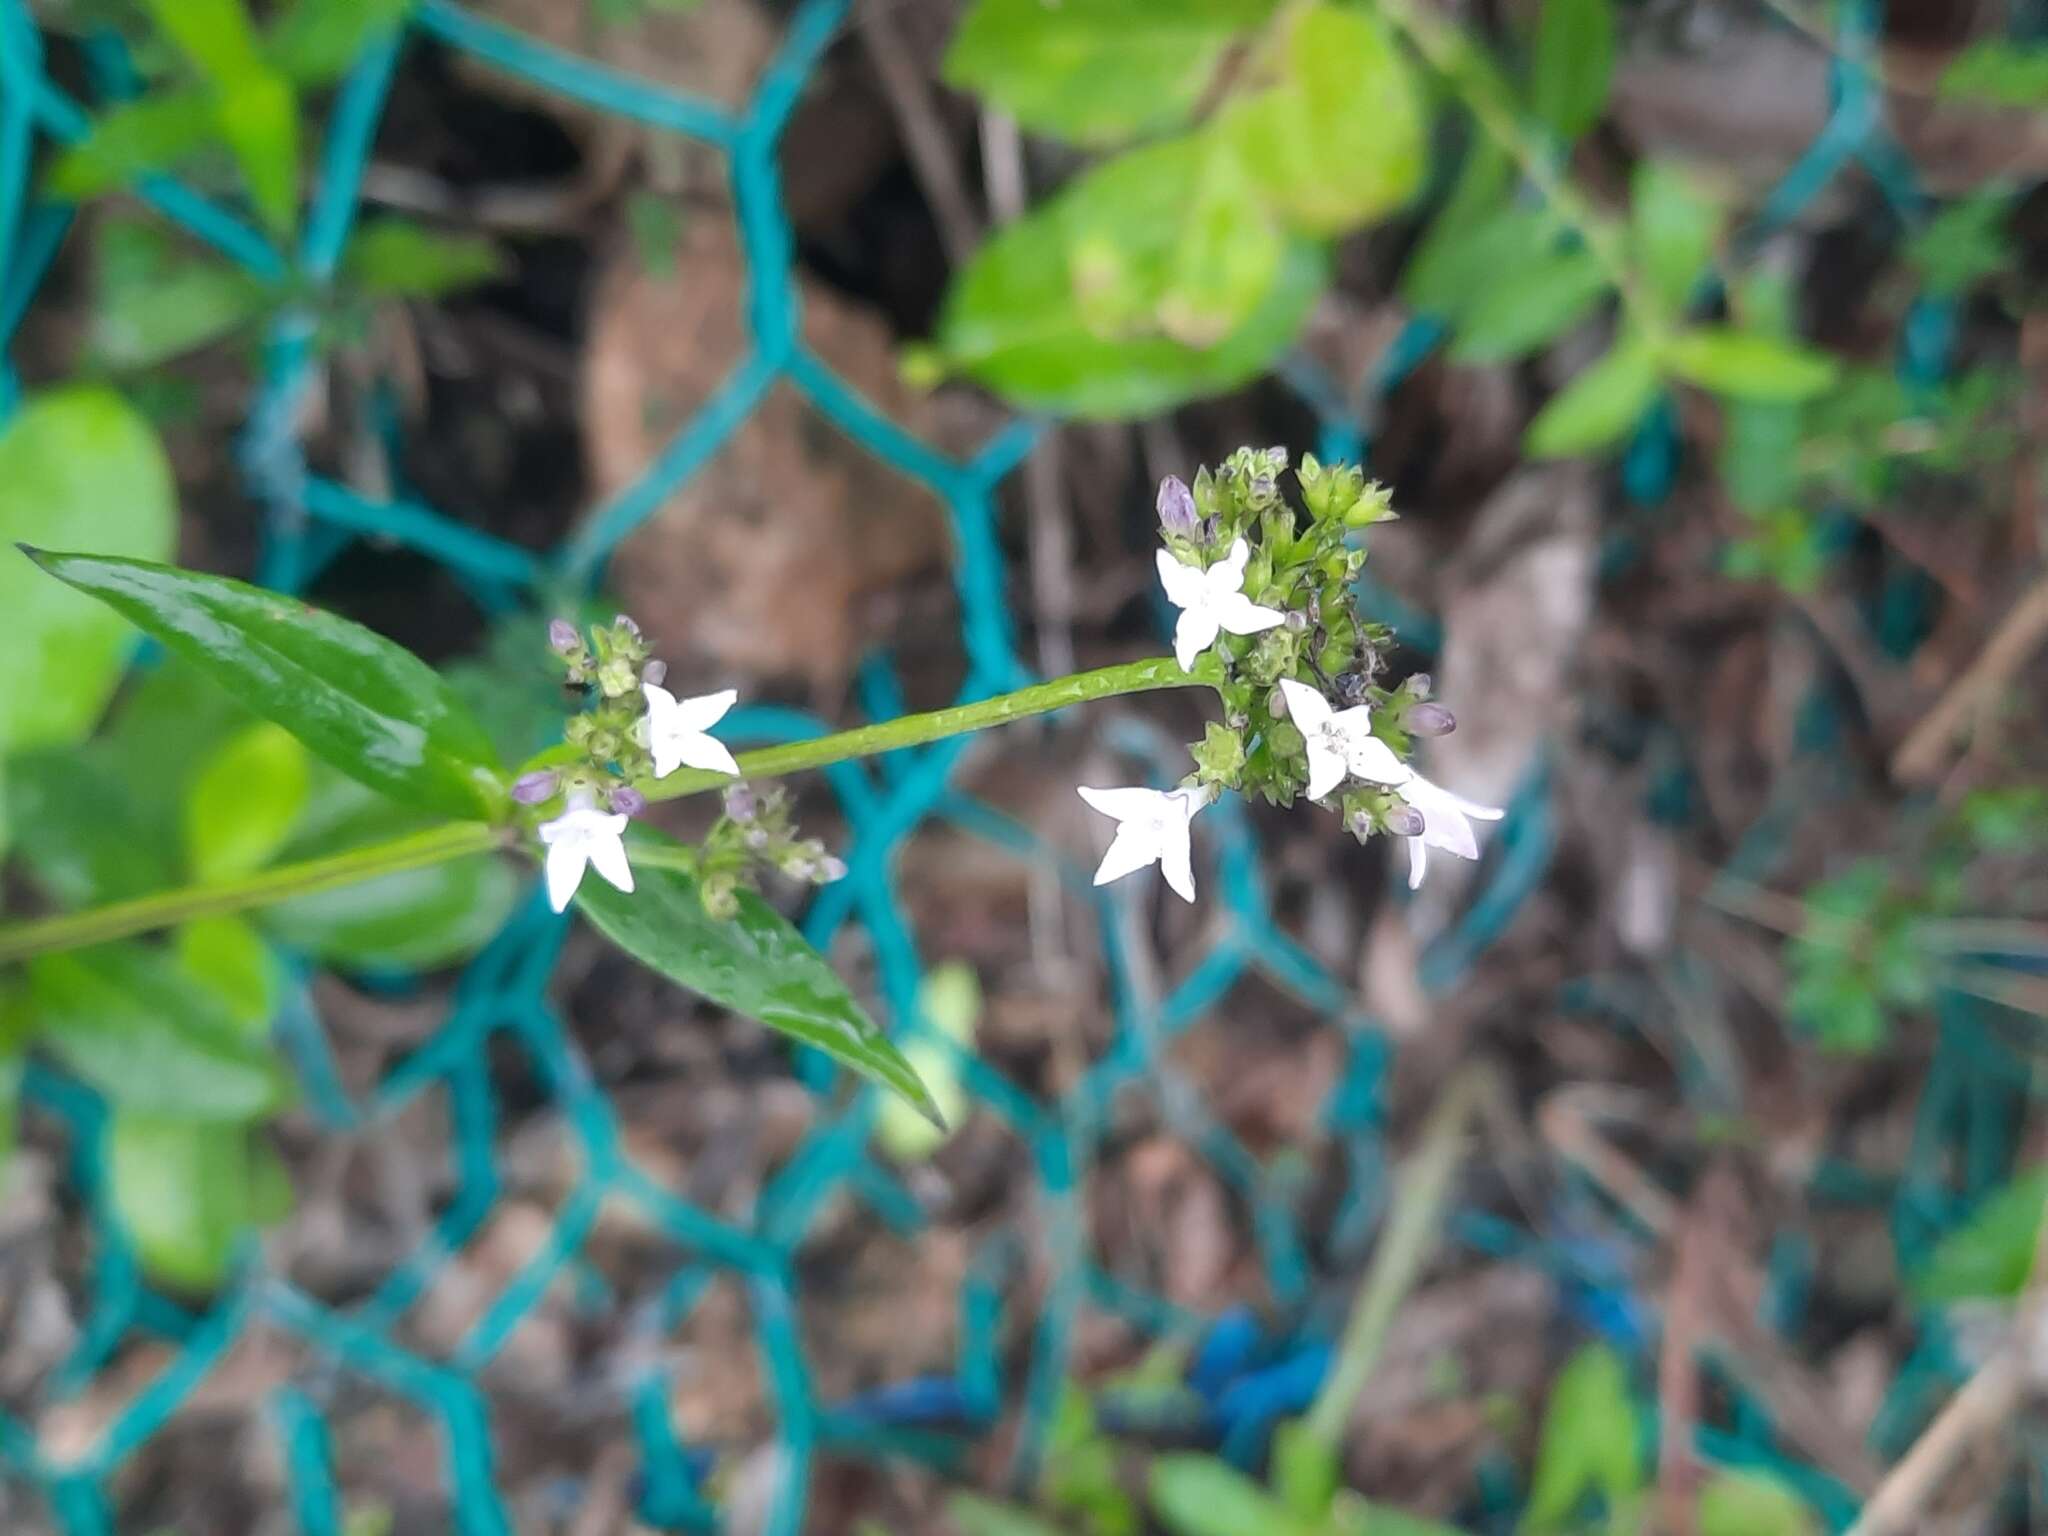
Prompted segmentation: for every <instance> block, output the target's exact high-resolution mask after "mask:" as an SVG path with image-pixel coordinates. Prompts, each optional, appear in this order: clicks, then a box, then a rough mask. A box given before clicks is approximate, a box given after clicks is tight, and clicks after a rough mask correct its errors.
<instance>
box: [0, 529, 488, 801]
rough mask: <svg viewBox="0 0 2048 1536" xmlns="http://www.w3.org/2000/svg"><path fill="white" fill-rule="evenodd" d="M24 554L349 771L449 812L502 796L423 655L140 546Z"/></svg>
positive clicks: (460, 711)
mask: <svg viewBox="0 0 2048 1536" xmlns="http://www.w3.org/2000/svg"><path fill="white" fill-rule="evenodd" d="M30 557H31V558H32V559H33V560H35V562H36V563H37V564H38V565H40V566H42V568H43V569H44V570H46V571H48V572H49V573H50V574H51V575H52V576H55V577H56V578H58V580H60V581H64V582H68V583H69V584H70V585H72V586H74V587H76V588H77V589H78V590H79V591H81V592H87V593H90V594H91V595H92V596H94V597H97V598H99V599H100V600H101V601H103V602H105V603H106V604H107V605H108V606H110V607H111V608H113V609H114V610H115V611H116V612H117V613H119V614H121V615H122V616H123V617H125V618H127V619H129V620H130V621H131V622H133V623H135V624H137V625H139V626H140V627H141V628H142V629H144V630H146V631H148V632H149V633H150V634H152V635H154V636H155V637H156V638H157V639H159V640H161V641H162V642H163V643H164V644H165V645H166V646H168V647H169V648H170V649H171V650H172V651H174V652H176V653H177V654H178V655H180V656H183V657H185V658H186V659H188V660H190V661H192V662H193V663H195V664H196V665H198V666H199V667H200V668H202V669H203V670H205V671H206V672H207V673H209V674H210V675H211V676H212V677H213V679H214V681H216V682H218V683H219V684H220V685H221V686H222V687H224V688H226V689H227V690H228V691H229V692H231V693H232V694H234V696H235V698H236V699H237V701H238V702H240V703H241V704H243V705H244V706H246V707H247V708H248V709H250V710H251V711H253V712H254V713H256V714H258V715H260V716H262V717H263V718H264V719H266V720H270V721H272V722H274V723H275V724H278V725H281V726H283V727H284V728H285V729H286V730H288V731H290V732H291V733H292V734H293V735H294V736H296V737H298V738H299V740H300V741H302V742H304V743H305V744H306V746H307V748H308V749H309V750H310V751H311V752H312V753H313V754H314V756H316V757H320V758H323V759H325V760H326V761H327V762H330V763H332V764H333V765H334V766H335V767H337V768H339V769H340V770H341V771H342V772H343V773H346V774H348V775H349V776H350V777H351V778H353V779H355V780H357V781H358V782H360V783H363V784H367V785H369V786H370V787H371V788H372V789H375V790H377V791H379V792H381V793H383V794H385V795H388V796H390V797H391V798H392V799H394V800H397V801H399V802H400V803H401V804H405V805H410V806H414V807H416V808H418V809H420V810H423V811H431V812H434V813H436V814H439V815H443V816H453V817H457V818H460V819H463V820H473V821H484V820H489V819H491V818H493V817H495V816H497V815H498V814H499V813H500V812H501V811H502V810H503V809H504V807H505V805H506V794H505V786H504V781H503V775H502V773H501V772H500V770H499V768H498V765H497V762H496V755H495V753H494V752H493V750H492V748H491V744H490V741H489V739H488V738H487V737H486V736H485V735H484V732H483V728H482V727H481V726H479V725H478V724H477V723H476V722H475V720H473V719H472V718H471V717H470V714H469V711H468V710H466V709H464V708H463V707H462V705H461V704H460V703H459V702H458V701H457V699H456V698H455V695H454V694H453V693H452V692H450V691H449V688H448V685H447V684H446V683H444V682H443V681H442V680H441V678H440V677H439V676H438V675H436V673H435V672H434V670H433V668H431V667H429V666H428V665H427V664H426V663H425V662H423V661H421V660H420V659H419V658H418V657H416V656H414V655H412V654H411V653H410V652H408V651H406V650H404V649H402V648H400V647H399V646H396V645H394V644H392V643H391V642H390V641H389V640H386V639H384V638H383V637H382V636H381V635H376V634H373V633H371V632H370V631H369V630H367V629H364V628H363V627H362V626H361V625H359V624H352V623H350V622H349V621H348V620H346V619H343V618H338V617H336V616H335V615H334V614H331V613H325V612H322V611H321V610H319V609H317V608H314V607H312V606H311V605H309V604H306V603H303V602H301V601H299V600H298V599H297V598H292V597H286V596H283V595H282V594H280V593H276V592H266V591H265V590H263V589H262V588H261V587H252V586H250V585H248V584H247V583H246V582H240V581H233V580H230V579H229V578H227V577H224V576H205V575H201V574H200V573H198V572H196V571H183V570H178V569H177V568H175V567H173V566H167V565H154V564H151V563H150V562H148V561H146V560H117V559H101V558H97V557H94V556H90V555H72V554H58V553H54V552H51V551H30Z"/></svg>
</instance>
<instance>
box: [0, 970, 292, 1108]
mask: <svg viewBox="0 0 2048 1536" xmlns="http://www.w3.org/2000/svg"><path fill="white" fill-rule="evenodd" d="M28 977H29V995H30V999H31V1002H32V1004H33V1007H34V1011H35V1021H36V1029H37V1039H38V1041H39V1043H40V1044H42V1045H43V1046H44V1047H45V1048H46V1049H48V1050H49V1051H50V1052H51V1054H53V1055H54V1056H56V1057H57V1058H58V1059H59V1060H60V1061H62V1062H63V1063H64V1064H65V1065H66V1066H68V1067H69V1068H70V1069H71V1070H72V1071H74V1072H76V1073H77V1074H78V1075H79V1076H80V1077H82V1078H84V1079H85V1080H86V1081H87V1082H88V1083H90V1084H92V1085H93V1087H95V1088H97V1089H99V1091H100V1092H101V1093H103V1094H105V1095H106V1097H107V1098H109V1099H110V1100H112V1101H113V1102H114V1103H116V1104H120V1105H123V1106H127V1107H131V1108H134V1109H138V1110H144V1111H148V1112H152V1113H159V1114H167V1115H179V1116H184V1117H186V1118H189V1119H195V1120H248V1119H252V1118H254V1117H256V1116H258V1115H262V1114H264V1113H266V1112H268V1111H269V1110H271V1109H274V1108H276V1107H277V1105H278V1104H280V1103H281V1102H282V1101H283V1099H284V1097H285V1078H284V1074H283V1072H282V1070H281V1068H280V1066H279V1063H278V1061H277V1058H276V1056H275V1054H274V1053H273V1052H272V1051H271V1049H270V1047H269V1046H268V1044H266V1043H265V1042H264V1040H263V1039H262V1038H261V1034H260V1032H258V1031H255V1030H252V1028H251V1026H250V1025H249V1024H248V1022H247V1021H245V1020H244V1019H242V1018H240V1017H238V1016H237V1015H236V1013H235V1011H234V1009H233V1008H232V1006H231V1005H230V1004H229V1003H228V1002H227V1001H226V1000H225V999H223V998H222V997H220V996H219V995H218V994H217V993H215V992H214V991H213V990H212V988H210V987H208V986H206V985H205V984H204V983H202V982H200V981H198V980H196V979H195V978H193V977H192V976H189V975H187V974H186V973H185V972H184V971H183V970H182V969H181V968H180V967H178V966H177V965H175V964H173V963H172V962H171V961H170V960H169V959H168V958H167V957H166V956H165V955H164V954H163V953H162V952H161V951H159V950H154V949H149V948H146V947H144V946H143V945H140V944H106V945H100V946H97V947H95V948H92V949H83V950H73V951H70V952H68V953H64V954H52V955H43V956H40V957H39V958H37V959H36V960H35V961H33V962H32V963H31V964H30V966H29V971H28Z"/></svg>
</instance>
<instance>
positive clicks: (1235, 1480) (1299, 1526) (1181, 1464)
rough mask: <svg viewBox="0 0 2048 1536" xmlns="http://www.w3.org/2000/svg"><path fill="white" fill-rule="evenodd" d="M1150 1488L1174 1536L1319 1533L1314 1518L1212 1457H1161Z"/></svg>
mask: <svg viewBox="0 0 2048 1536" xmlns="http://www.w3.org/2000/svg"><path fill="white" fill-rule="evenodd" d="M1147 1487H1148V1490H1149V1492H1150V1496H1151V1500H1152V1511H1153V1513H1154V1514H1156V1515H1158V1517H1159V1519H1160V1523H1161V1524H1163V1525H1164V1526H1165V1527H1166V1528H1167V1529H1168V1530H1169V1531H1171V1532H1173V1536H1246V1533H1247V1532H1252V1531H1256V1532H1257V1533H1258V1536H1317V1532H1318V1526H1317V1525H1316V1524H1315V1523H1314V1522H1311V1521H1306V1520H1303V1519H1301V1518H1300V1517H1298V1516H1297V1515H1296V1514H1295V1513H1294V1512H1293V1511H1292V1510H1290V1509H1289V1508H1288V1507H1287V1506H1286V1505H1285V1504H1283V1503H1281V1502H1280V1501H1279V1500H1278V1499H1276V1498H1274V1497H1273V1496H1272V1495H1271V1494H1270V1493H1268V1492H1266V1490H1265V1489H1263V1488H1261V1487H1260V1486H1259V1485H1258V1484H1257V1483H1255V1482H1253V1481H1252V1480H1251V1479H1250V1478H1248V1477H1246V1476H1245V1475H1244V1474H1243V1473H1242V1472H1240V1471H1238V1470H1237V1469H1236V1468H1235V1467H1232V1466H1230V1465H1228V1464H1227V1463H1225V1462H1222V1461H1218V1460H1217V1459H1216V1458H1215V1457H1213V1456H1198V1455H1194V1454H1190V1453H1179V1454H1174V1455H1168V1456H1160V1457H1157V1458H1155V1459H1154V1460H1153V1462H1152V1469H1151V1475H1150V1477H1149V1478H1148V1479H1147Z"/></svg>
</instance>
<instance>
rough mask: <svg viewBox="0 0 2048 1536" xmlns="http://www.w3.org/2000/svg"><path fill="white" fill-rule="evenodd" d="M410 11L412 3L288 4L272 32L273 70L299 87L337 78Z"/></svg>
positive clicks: (343, 0)
mask: <svg viewBox="0 0 2048 1536" xmlns="http://www.w3.org/2000/svg"><path fill="white" fill-rule="evenodd" d="M411 9H412V0H291V4H290V5H289V6H288V7H287V8H286V10H285V12H284V14H283V15H282V16H280V17H279V18H278V19H277V21H276V23H275V24H274V25H273V26H272V27H271V29H270V36H269V39H268V41H267V43H266V46H265V52H266V53H267V54H268V55H269V58H270V63H271V66H272V67H273V68H275V69H277V70H278V71H279V72H280V73H282V74H283V75H284V76H285V77H286V78H288V79H290V80H291V81H293V82H294V83H296V84H298V85H319V84H322V83H324V82H326V81H328V80H335V79H339V78H340V77H341V76H342V75H344V74H346V73H347V72H348V68H349V66H350V65H351V64H353V63H355V61H356V59H357V58H358V57H359V56H360V55H361V54H362V53H363V51H364V50H365V49H366V48H367V47H368V46H369V45H370V42H371V41H372V40H373V39H374V38H376V37H378V36H380V35H381V34H383V33H385V32H388V31H390V30H391V29H392V28H393V27H395V26H397V25H398V23H399V22H400V21H401V20H403V19H404V17H405V13H406V12H407V11H409V10H411Z"/></svg>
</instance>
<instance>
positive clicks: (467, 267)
mask: <svg viewBox="0 0 2048 1536" xmlns="http://www.w3.org/2000/svg"><path fill="white" fill-rule="evenodd" d="M342 270H343V271H344V272H345V273H347V275H348V276H349V277H350V278H352V279H353V280H354V281H355V282H356V283H357V284H358V285H360V286H361V287H362V288H363V289H364V291H366V292H368V293H373V294H383V295H389V296H391V297H394V298H407V299H433V298H439V297H441V296H442V295H443V294H448V293H453V292H455V291H456V290H457V289H460V288H473V287H475V286H476V285H477V284H478V283H486V282H489V281H490V280H491V279H492V278H494V277H496V276H498V274H499V273H500V272H501V271H503V270H504V266H503V261H502V258H501V257H500V256H499V253H498V248H497V247H496V246H495V245H493V244H492V243H491V242H490V241H488V240H486V239H483V238H482V237H481V236H477V235H450V234H443V233H441V232H440V231H438V230H432V229H428V228H426V227H424V226H423V225H419V224H415V223H413V222H412V221H411V220H409V219H398V218H380V219H371V220H368V221H366V222H365V223H364V224H363V226H362V227H361V228H360V229H358V230H357V231H356V233H355V236H354V238H353V239H351V240H350V241H349V243H348V250H347V252H346V253H345V254H344V256H343V258H342Z"/></svg>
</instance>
